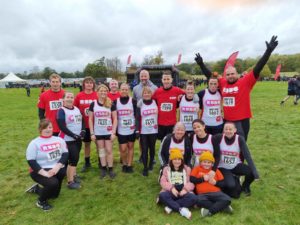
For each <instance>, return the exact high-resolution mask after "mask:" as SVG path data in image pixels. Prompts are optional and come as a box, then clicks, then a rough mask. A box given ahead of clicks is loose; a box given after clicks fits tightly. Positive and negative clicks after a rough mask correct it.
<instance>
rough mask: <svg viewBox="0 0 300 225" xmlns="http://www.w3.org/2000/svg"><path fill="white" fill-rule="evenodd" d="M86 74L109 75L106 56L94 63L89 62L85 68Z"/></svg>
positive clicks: (92, 75)
mask: <svg viewBox="0 0 300 225" xmlns="http://www.w3.org/2000/svg"><path fill="white" fill-rule="evenodd" d="M83 74H84V76H91V77H94V78H97V77H108V71H107V67H106V65H105V57H102V58H100V59H98V60H96V61H95V62H94V63H89V64H87V65H86V67H85V68H84V70H83Z"/></svg>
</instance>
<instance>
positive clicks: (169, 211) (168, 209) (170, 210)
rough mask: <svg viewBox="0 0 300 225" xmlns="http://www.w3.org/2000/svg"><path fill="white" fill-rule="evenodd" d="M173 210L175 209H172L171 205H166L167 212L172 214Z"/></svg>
mask: <svg viewBox="0 0 300 225" xmlns="http://www.w3.org/2000/svg"><path fill="white" fill-rule="evenodd" d="M172 211H173V210H172V209H171V208H170V207H168V206H166V207H165V212H166V213H167V214H170V213H171V212H172Z"/></svg>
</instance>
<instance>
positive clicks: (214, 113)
mask: <svg viewBox="0 0 300 225" xmlns="http://www.w3.org/2000/svg"><path fill="white" fill-rule="evenodd" d="M219 115H220V110H219V108H209V109H208V116H210V117H216V116H219Z"/></svg>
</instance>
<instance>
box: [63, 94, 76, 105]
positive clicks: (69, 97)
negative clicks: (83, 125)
mask: <svg viewBox="0 0 300 225" xmlns="http://www.w3.org/2000/svg"><path fill="white" fill-rule="evenodd" d="M63 103H64V106H66V107H69V108H71V107H73V104H74V94H73V93H71V92H66V93H65V95H64V98H63Z"/></svg>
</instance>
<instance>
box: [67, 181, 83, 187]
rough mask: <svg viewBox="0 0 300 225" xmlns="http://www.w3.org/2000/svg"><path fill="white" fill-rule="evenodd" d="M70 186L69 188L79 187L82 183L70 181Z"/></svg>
mask: <svg viewBox="0 0 300 225" xmlns="http://www.w3.org/2000/svg"><path fill="white" fill-rule="evenodd" d="M67 186H68V188H69V189H79V188H80V184H79V183H76V182H74V181H73V182H71V183H68V185H67Z"/></svg>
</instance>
